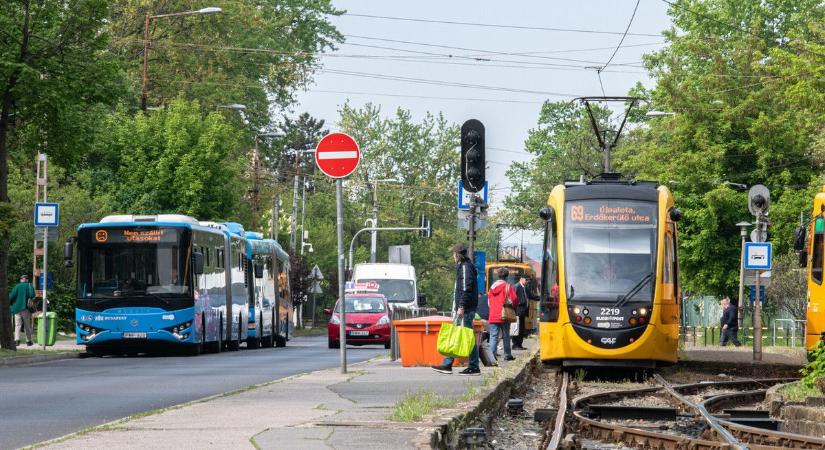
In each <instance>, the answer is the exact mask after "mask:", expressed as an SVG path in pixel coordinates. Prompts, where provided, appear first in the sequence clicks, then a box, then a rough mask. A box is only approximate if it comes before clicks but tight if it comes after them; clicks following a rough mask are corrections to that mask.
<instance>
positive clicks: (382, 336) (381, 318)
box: [324, 294, 392, 348]
mask: <svg viewBox="0 0 825 450" xmlns="http://www.w3.org/2000/svg"><path fill="white" fill-rule="evenodd" d="M344 298H345V299H346V310H345V311H346V318H347V329H346V331H347V344H349V345H373V344H384V348H390V321H391V320H392V312H391V311H390V307H389V305H388V304H387V299H386V298H385V297H384V296H383V295H381V294H346V295H345V296H344ZM340 303H341V300H340V299H339V300H338V302H336V303H335V309H332V310H330V309H325V310H324V312H325V313H327V314H329V315H331V316H332V317H330V319H329V324H327V335H328V336H329V348H339V347H340V346H341V338H340V336H341V335H340V333H341V328H340V326H341V320H340V319H339V317H338V311H339V310H340V309H339V308H340Z"/></svg>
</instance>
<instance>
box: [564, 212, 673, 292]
mask: <svg viewBox="0 0 825 450" xmlns="http://www.w3.org/2000/svg"><path fill="white" fill-rule="evenodd" d="M656 210H657V206H656V204H655V203H652V202H643V201H633V200H621V199H600V200H581V201H570V202H567V204H566V209H565V222H564V227H565V228H564V233H565V254H564V264H565V272H564V274H565V282H566V285H567V298H568V300H572V301H574V302H587V301H596V302H622V303H624V302H638V301H646V302H648V301H651V299H652V298H653V290H654V285H655V283H653V278H654V277H653V276H652V274H653V273H654V271H655V267H656Z"/></svg>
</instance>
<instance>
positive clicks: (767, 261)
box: [744, 242, 773, 270]
mask: <svg viewBox="0 0 825 450" xmlns="http://www.w3.org/2000/svg"><path fill="white" fill-rule="evenodd" d="M772 257H773V245H772V244H771V243H770V242H745V260H744V264H745V270H754V269H755V270H771V259H772Z"/></svg>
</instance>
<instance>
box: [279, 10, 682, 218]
mask: <svg viewBox="0 0 825 450" xmlns="http://www.w3.org/2000/svg"><path fill="white" fill-rule="evenodd" d="M333 3H334V5H335V6H336V7H337V8H339V9H343V10H346V11H347V14H344V15H342V16H340V17H334V18H332V19H331V20H332V22H333V24H334V25H335V26H336V27H337V28H338V30H339V31H340V32H341V33H342V34H343V35H344V37H345V39H346V43H344V44H342V45H341V46H340V49H339V50H338V51H336V52H334V53H333V54H331V55H328V56H324V57H322V63H323V68H322V69H321V70H320V71H319V72H318V73H316V75H315V83H314V84H313V85H312V86H310V87H309V89H308V90H307V91H306V92H302V93H301V94H299V96H298V98H299V105H297V106H296V107H295V110H294V111H295V113H296V114H297V113H300V112H304V111H306V112H309V113H310V114H312V115H313V116H315V117H319V118H322V119H326V121H327V124H328V126H329V128H330V129H331V130H334V129H335V125H334V124H335V122H336V121H337V119H338V109H339V108H340V106H341V105H342V104H344V102H346V101H347V99H349V101H350V103H351V104H352V105H353V106H360V105H363V104H365V103H367V102H372V103H374V104H378V105H380V106H381V107H382V109H383V112H384V114H385V115H386V116H391V115H393V114H394V112H395V110H396V108H399V107H400V108H404V109H408V110H410V111H411V112H412V114H413V116H414V117H415V118H416V119H420V118H421V117H423V116H424V115H425V114H426V113H427V112H428V111H429V112H433V113H438V112H442V113H444V115H445V117H446V118H447V120H449V121H451V122H454V123H456V124H461V123H463V122H464V121H465V120H467V119H470V118H476V119H478V120H481V121H482V122H483V123H484V125H485V127H486V138H487V147H486V148H487V165H488V170H487V179H488V180H490V184H491V187H492V188H493V190H492V192H491V196H492V197H493V198H492V202H494V204H495V203H498V202H499V201H501V199H502V198H503V196H504V195H506V193H507V187H508V186H509V182H508V180H507V179H506V177H505V175H504V171H505V170H506V168H507V166H508V165H509V163H510V162H512V161H514V160H517V161H518V160H526V159H528V158H529V156H528V155H526V154H525V153H524V152H523V148H524V141H525V139H526V138H527V134H528V130H529V129H530V128H532V127H534V126H535V125H536V121H537V119H538V114H539V110H540V107H541V103H542V102H543V101H545V100H548V99H549V100H552V101H556V100H569V99H572V98H574V97H577V96H582V95H601V94H602V87H601V86H600V84H599V78H598V76H597V71H596V69H595V68H596V67H603V66H604V65H605V64H606V63H607V62H608V61H611V62H610V64H609V65H608V66H607V68H605V69H604V70H603V71H602V73H601V80H602V84H603V86H604V93H605V94H607V95H624V94H626V93H627V90H628V89H629V88H630V87H631V86H633V85H634V84H635V83H636V82H642V83H643V84H645V85H648V86H649V85H650V84H651V82H650V79H649V78H648V77H647V75H646V73H645V72H644V71H643V70H642V69H641V68H640V64H639V63H640V61H641V59H642V55H643V54H644V53H645V52H650V51H653V50H656V49H659V48H661V47H662V42H663V38H662V37H661V31H662V30H664V29H666V28H668V27H669V26H670V20H669V18H668V16H667V14H666V12H667V4H665V3H664V2H662V1H661V0H641V1H640V3H639V6H638V9H637V11H636V14H635V18H634V19H633V22H632V24H631V26H630V30H629V33H628V35H627V36H626V37H625V38H624V41H623V43H622V46H621V48H619V49H618V51H617V52H616V53H615V55H614V56H613V58H612V60H611V55H613V54H614V51H616V48H617V46H618V45H619V42H620V40H621V39H622V34H623V33H624V31H625V29H626V28H627V25H628V23H629V21H630V18H631V15H632V14H633V10H634V7H635V5H636V0H581V1H529V2H528V1H521V2H502V1H443V0H442V1H432V0H417V1H411V2H410V1H407V2H399V1H366V0H333ZM365 15H369V16H383V18H379V17H364V16H365ZM390 17H395V18H404V19H414V20H397V19H390ZM434 21H443V22H453V23H436V22H434ZM455 22H463V24H459V23H455ZM467 23H473V24H485V25H498V26H477V25H468V24H467ZM501 25H503V26H501ZM552 29H555V30H552ZM559 29H567V30H581V31H562V30H559ZM585 30H586V31H587V32H585ZM514 53H519V54H522V55H515V54H514ZM402 78H404V79H402ZM445 83H447V84H449V85H444V84H445ZM456 84H463V85H474V87H460V86H456ZM364 150H365V153H364V156H365V157H369V151H368V149H364Z"/></svg>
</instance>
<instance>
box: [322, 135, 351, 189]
mask: <svg viewBox="0 0 825 450" xmlns="http://www.w3.org/2000/svg"><path fill="white" fill-rule="evenodd" d="M360 160H361V151H360V150H359V149H358V144H357V143H356V142H355V139H353V138H352V136H350V135H348V134H344V133H330V134H328V135H326V136H324V138H323V139H321V142H319V143H318V147H316V148H315V164H316V165H317V166H318V168H319V169H321V172H323V173H324V174H326V175H327V176H328V177H332V178H344V177H346V176H348V175H349V174H351V173H352V172H354V171H355V168H356V167H358V161H360Z"/></svg>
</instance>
